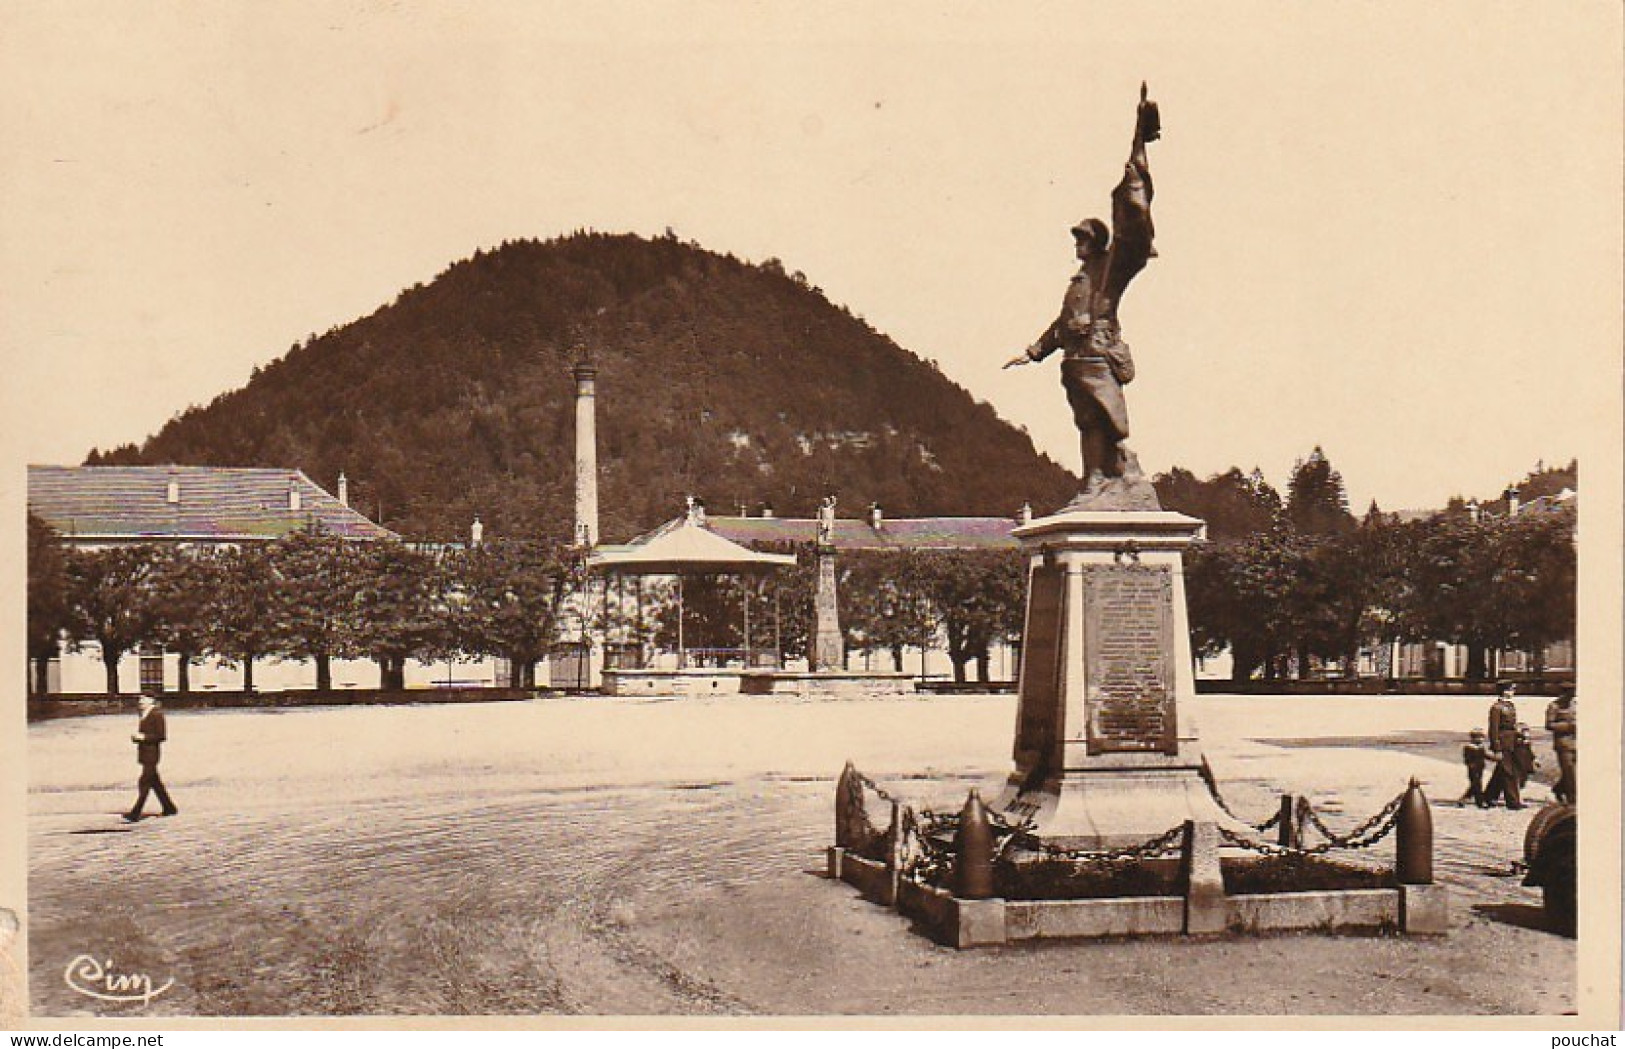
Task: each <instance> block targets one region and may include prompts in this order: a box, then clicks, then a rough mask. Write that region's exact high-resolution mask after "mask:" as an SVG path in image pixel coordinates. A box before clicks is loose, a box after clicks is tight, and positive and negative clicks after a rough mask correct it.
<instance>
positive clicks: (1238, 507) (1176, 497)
mask: <svg viewBox="0 0 1625 1049" xmlns="http://www.w3.org/2000/svg"><path fill="white" fill-rule="evenodd" d="M1152 483H1153V485H1154V486H1155V487H1156V489H1157V498H1158V499H1159V500H1160V501H1161V503H1162V505H1163V508H1164V509H1167V510H1175V511H1178V512H1179V513H1182V514H1189V515H1190V516H1192V517H1199V518H1201V519H1202V520H1203V521H1205V522H1207V534H1208V538H1209V539H1211V540H1212V541H1214V542H1216V543H1226V542H1233V541H1235V540H1238V539H1245V538H1246V537H1247V536H1250V535H1256V534H1258V533H1259V532H1264V531H1268V530H1269V529H1270V528H1273V527H1274V526H1275V523H1276V521H1277V520H1278V519H1279V517H1280V516H1281V496H1280V494H1279V493H1278V492H1276V491H1275V489H1274V488H1271V487H1270V485H1269V482H1268V481H1266V480H1264V475H1263V474H1262V473H1260V472H1259V471H1257V470H1254V471H1253V472H1252V473H1251V474H1244V473H1242V472H1241V471H1240V470H1238V469H1236V468H1235V467H1231V468H1230V469H1229V470H1226V471H1225V472H1224V473H1222V474H1214V475H1213V476H1212V477H1210V478H1208V479H1207V480H1206V481H1198V480H1197V479H1196V476H1195V475H1194V474H1192V473H1191V472H1190V471H1189V470H1184V469H1181V468H1179V467H1177V466H1176V467H1174V468H1173V469H1172V470H1170V471H1168V472H1167V473H1166V474H1160V475H1158V476H1157V477H1156V478H1155V479H1154V480H1153V482H1152Z"/></svg>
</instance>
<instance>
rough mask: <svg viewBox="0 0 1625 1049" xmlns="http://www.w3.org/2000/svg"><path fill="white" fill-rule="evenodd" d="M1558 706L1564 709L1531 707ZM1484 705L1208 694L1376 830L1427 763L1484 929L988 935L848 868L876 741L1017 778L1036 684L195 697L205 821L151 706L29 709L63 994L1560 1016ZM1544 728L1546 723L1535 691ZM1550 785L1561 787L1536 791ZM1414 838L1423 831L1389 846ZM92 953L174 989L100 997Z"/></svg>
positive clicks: (195, 768)
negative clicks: (849, 827) (133, 810)
mask: <svg viewBox="0 0 1625 1049" xmlns="http://www.w3.org/2000/svg"><path fill="white" fill-rule="evenodd" d="M1527 702H1531V703H1533V701H1527ZM1485 705H1486V703H1485V701H1482V700H1479V699H1467V700H1461V699H1437V698H1434V699H1383V700H1372V699H1369V698H1365V699H1308V700H1305V699H1302V698H1296V699H1240V698H1233V697H1202V698H1200V699H1198V701H1197V704H1196V707H1195V713H1196V715H1197V716H1198V718H1199V720H1200V723H1201V725H1202V728H1203V731H1204V742H1205V744H1206V746H1207V749H1208V753H1209V756H1210V760H1211V761H1212V764H1213V766H1214V769H1215V771H1216V773H1217V775H1218V777H1219V779H1220V782H1221V785H1222V787H1223V789H1224V792H1225V795H1226V798H1227V800H1228V801H1229V802H1230V804H1231V805H1232V807H1233V808H1235V809H1237V810H1238V811H1239V812H1242V813H1243V814H1247V815H1251V814H1254V813H1256V814H1257V818H1262V817H1263V816H1264V815H1267V814H1269V813H1270V812H1271V811H1273V808H1274V806H1275V798H1276V796H1277V795H1278V793H1279V792H1281V791H1292V792H1295V793H1307V794H1309V795H1310V796H1311V798H1313V799H1314V801H1315V803H1316V805H1317V806H1318V807H1320V808H1321V809H1322V811H1323V812H1325V813H1326V819H1327V820H1328V822H1331V823H1333V825H1334V826H1352V825H1353V824H1354V823H1356V822H1358V821H1359V820H1360V819H1362V818H1364V817H1365V816H1366V815H1368V814H1369V813H1371V812H1373V811H1375V810H1376V809H1378V808H1380V807H1381V805H1382V804H1383V803H1384V802H1385V801H1387V800H1388V799H1389V798H1390V797H1392V796H1393V795H1394V794H1395V793H1397V792H1398V791H1399V790H1400V789H1402V788H1403V786H1404V784H1405V782H1406V780H1407V779H1408V778H1409V777H1410V776H1412V775H1415V776H1418V777H1419V778H1420V779H1421V780H1422V781H1423V783H1424V786H1425V787H1426V788H1427V789H1428V792H1429V794H1430V796H1432V797H1433V798H1434V801H1435V808H1434V820H1435V829H1436V834H1437V849H1436V863H1435V869H1436V872H1437V874H1438V877H1439V878H1440V880H1441V881H1443V882H1444V883H1446V884H1447V885H1449V886H1450V888H1451V891H1452V921H1453V926H1454V927H1453V930H1452V933H1451V935H1450V936H1449V937H1446V938H1442V939H1430V940H1422V939H1417V940H1406V939H1402V938H1392V937H1335V938H1332V937H1317V936H1296V935H1294V936H1274V937H1265V938H1259V939H1228V938H1226V939H1218V940H1212V941H1205V942H1175V941H1168V940H1146V941H1132V942H1113V943H1091V942H1073V943H1049V944H1043V945H1027V946H1021V947H1011V948H1006V949H998V950H986V951H968V952H960V951H953V950H950V949H947V948H943V947H939V946H937V945H935V944H932V943H930V942H929V941H928V940H926V939H925V938H923V937H921V936H919V935H917V934H915V933H913V932H911V931H909V930H908V928H907V925H906V923H905V922H904V921H903V920H902V919H900V918H898V917H897V916H896V915H894V914H891V913H889V912H887V911H886V910H884V909H882V908H879V907H875V906H872V905H870V904H867V903H864V902H863V901H861V900H859V899H858V898H857V897H856V896H855V894H854V893H853V892H852V891H851V890H850V889H849V888H848V887H846V886H844V885H841V884H839V883H832V882H829V881H827V880H825V879H824V878H822V877H821V876H820V875H819V873H818V872H819V870H820V869H821V866H822V857H821V850H822V848H823V846H824V845H825V844H827V842H828V840H829V837H830V834H831V826H832V814H831V799H832V794H833V783H834V776H835V774H836V773H837V772H838V771H839V770H840V767H841V765H842V763H843V762H844V761H845V760H846V759H847V758H849V757H850V758H852V759H853V760H855V761H856V762H857V764H858V765H859V767H861V768H863V769H864V770H865V771H866V772H868V773H869V774H871V775H873V776H875V777H876V778H877V779H879V780H881V781H883V782H886V783H887V784H888V785H889V786H891V787H893V788H894V789H895V790H896V791H898V792H899V793H901V794H903V795H905V796H907V797H910V798H911V799H916V800H919V801H922V802H926V803H931V804H935V805H939V806H947V805H953V804H956V803H957V801H958V800H959V799H962V798H963V796H964V793H965V791H966V790H967V789H968V788H969V787H970V786H973V785H977V784H987V783H990V782H991V781H994V780H997V779H1000V778H1002V776H1003V774H1004V772H1005V770H1006V769H1007V765H1008V757H1007V755H1008V750H1009V745H1010V733H1011V728H1012V726H1013V723H1014V699H1013V697H1008V696H998V697H990V696H971V697H937V698H926V699H916V698H906V699H888V700H870V701H852V702H838V703H837V702H804V701H795V700H780V699H759V698H755V699H745V698H739V697H730V698H717V699H705V700H687V701H660V700H542V701H535V702H525V703H500V704H482V705H473V706H459V707H456V708H445V707H372V708H361V709H347V708H310V709H303V710H297V711H286V712H266V711H213V712H198V713H190V712H186V713H173V714H171V715H170V738H171V744H170V746H169V747H168V748H167V749H166V754H165V766H164V772H165V779H166V782H168V783H169V785H170V787H171V789H172V791H173V793H174V795H175V798H176V801H177V803H178V804H179V805H180V806H181V809H182V812H181V815H180V816H178V817H175V818H173V819H156V818H154V819H148V820H144V821H143V822H142V823H140V824H139V825H136V826H134V827H128V826H126V825H124V824H123V823H121V822H120V821H119V820H118V818H117V815H116V814H117V813H118V812H119V811H120V810H121V808H122V807H123V806H126V805H128V804H129V801H130V796H131V793H132V790H133V782H134V778H135V771H136V767H135V764H134V758H133V754H132V753H131V750H132V749H133V748H131V747H130V746H129V744H128V742H127V739H128V734H129V731H130V728H131V726H130V724H128V723H126V719H124V718H116V717H103V718H84V719H76V720H68V721H56V722H48V723H44V724H39V725H35V726H32V727H30V729H29V761H30V776H31V780H30V784H31V786H30V821H29V843H30V870H31V877H30V889H29V891H30V920H29V933H30V937H31V964H32V966H33V968H32V972H31V973H30V977H31V995H32V1003H33V1009H34V1011H35V1012H36V1013H37V1014H42V1015H54V1016H70V1015H109V1016H125V1015H318V1014H346V1015H348V1014H430V1013H433V1014H459V1015H466V1014H501V1013H507V1014H514V1013H517V1014H525V1013H543V1014H628V1013H630V1014H689V1015H750V1014H774V1015H784V1014H820V1013H833V1014H910V1013H912V1014H964V1013H1038V1014H1119V1015H1120V1014H1213V1013H1231V1014H1299V1013H1322V1014H1327V1013H1331V1014H1358V1013H1388V1014H1399V1013H1442V1014H1471V1013H1489V1014H1529V1013H1535V1014H1551V1013H1561V1012H1564V1011H1569V1010H1572V1009H1573V1008H1574V995H1575V979H1576V965H1575V954H1574V947H1573V943H1572V942H1571V941H1567V940H1563V939H1560V938H1557V937H1555V936H1552V935H1550V934H1548V933H1546V932H1545V931H1543V929H1542V928H1541V921H1540V916H1539V911H1538V905H1539V897H1538V893H1536V892H1535V891H1534V890H1529V889H1524V888H1522V887H1521V886H1520V885H1519V884H1518V879H1517V878H1516V877H1514V876H1512V875H1511V872H1510V861H1511V860H1512V859H1514V858H1516V857H1517V856H1518V855H1519V854H1520V847H1521V840H1522V833H1523V828H1524V826H1525V825H1526V824H1527V822H1528V816H1529V813H1527V812H1525V813H1510V812H1506V811H1504V810H1498V811H1492V812H1480V811H1478V810H1476V809H1458V808H1455V807H1453V806H1450V805H1448V804H1441V802H1446V801H1448V800H1450V799H1454V798H1455V796H1456V795H1457V794H1459V793H1460V790H1461V783H1460V781H1461V779H1462V773H1461V770H1460V768H1459V766H1458V765H1456V764H1454V763H1452V761H1451V760H1449V759H1450V758H1453V753H1452V747H1454V748H1455V749H1456V750H1459V743H1458V742H1455V741H1459V739H1460V738H1461V735H1462V734H1464V733H1465V730H1466V728H1468V727H1470V726H1472V725H1476V724H1478V723H1479V722H1480V721H1481V720H1482V714H1483V711H1482V709H1480V708H1482V707H1484V706H1485ZM1524 713H1525V717H1526V720H1530V721H1531V722H1532V723H1538V719H1539V713H1540V712H1539V710H1537V709H1535V708H1534V707H1533V706H1531V709H1530V710H1529V711H1526V712H1524ZM1535 791H1536V793H1537V796H1543V795H1544V793H1545V792H1544V790H1543V789H1542V788H1538V787H1537V788H1535ZM1378 851H1379V852H1380V853H1381V854H1382V855H1383V856H1384V857H1385V858H1386V857H1387V856H1388V855H1390V854H1391V846H1390V845H1387V844H1385V845H1383V846H1379V849H1378ZM84 953H90V954H93V955H95V956H96V957H98V958H104V959H106V960H108V961H113V962H114V963H115V967H116V968H117V969H118V970H119V971H121V972H126V973H137V972H139V973H145V974H149V975H151V976H152V977H153V978H154V981H155V982H156V983H162V982H163V981H164V980H166V979H173V980H174V985H173V987H172V988H171V989H170V990H168V991H167V992H165V993H164V994H162V995H160V996H159V997H157V998H155V999H153V1000H152V1001H151V1002H150V1004H147V1005H145V1006H141V1005H119V1004H112V1003H104V1002H100V1001H97V1000H94V999H91V998H88V997H84V996H82V995H81V994H78V993H75V992H74V991H73V990H71V989H69V987H68V986H67V984H66V982H65V980H64V970H65V967H66V966H67V965H68V963H69V961H70V960H71V959H72V958H74V957H76V956H78V955H80V954H84Z"/></svg>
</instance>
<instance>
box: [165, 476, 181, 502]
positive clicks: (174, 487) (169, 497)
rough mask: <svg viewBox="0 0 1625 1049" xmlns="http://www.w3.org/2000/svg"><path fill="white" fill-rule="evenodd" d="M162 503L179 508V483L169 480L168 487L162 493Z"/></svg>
mask: <svg viewBox="0 0 1625 1049" xmlns="http://www.w3.org/2000/svg"><path fill="white" fill-rule="evenodd" d="M164 502H166V503H168V504H169V505H170V506H179V505H180V502H181V483H180V481H179V480H177V479H176V478H173V477H171V478H170V479H169V487H168V488H167V489H166V490H165V491H164Z"/></svg>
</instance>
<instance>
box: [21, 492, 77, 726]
mask: <svg viewBox="0 0 1625 1049" xmlns="http://www.w3.org/2000/svg"><path fill="white" fill-rule="evenodd" d="M70 623H71V617H70V616H69V607H68V576H67V567H66V556H65V552H64V550H63V548H62V541H61V538H60V537H59V536H58V535H57V534H56V530H55V529H53V528H52V527H51V526H50V525H48V524H46V523H45V522H44V521H43V520H41V519H40V518H39V517H37V516H35V515H34V514H32V513H30V514H29V515H28V658H29V660H30V662H32V663H33V666H34V674H33V676H32V678H31V683H32V692H33V694H35V695H41V696H43V695H45V694H46V693H47V692H49V691H50V690H51V686H50V680H49V673H48V671H49V669H50V665H51V660H52V659H55V658H56V656H57V655H58V653H59V652H60V651H61V648H62V635H63V633H64V632H65V631H66V630H67V629H68V627H69V624H70Z"/></svg>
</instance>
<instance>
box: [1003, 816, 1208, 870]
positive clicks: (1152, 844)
mask: <svg viewBox="0 0 1625 1049" xmlns="http://www.w3.org/2000/svg"><path fill="white" fill-rule="evenodd" d="M1184 835H1185V826H1184V824H1180V825H1179V826H1177V827H1170V828H1168V829H1167V830H1165V831H1163V832H1162V833H1161V834H1159V835H1157V836H1156V837H1154V838H1148V839H1146V840H1145V841H1142V842H1139V843H1138V844H1135V845H1124V846H1121V847H1119V848H1116V849H1067V848H1062V847H1061V846H1059V845H1052V844H1050V843H1049V842H1046V841H1041V840H1040V839H1038V838H1036V837H1033V836H1032V835H1031V834H1029V833H1027V832H1025V831H1022V832H1018V833H1016V834H1012V835H1011V837H1012V838H1020V839H1021V841H1020V844H1021V845H1022V846H1023V847H1025V848H1028V849H1031V850H1032V851H1034V852H1037V853H1040V854H1041V855H1043V856H1044V858H1046V859H1051V860H1065V861H1067V862H1069V863H1074V864H1106V863H1122V862H1124V861H1128V860H1144V859H1150V858H1152V857H1155V856H1161V855H1163V854H1164V853H1167V852H1171V851H1174V848H1175V846H1176V844H1178V843H1179V842H1180V841H1181V840H1182V839H1183V838H1184Z"/></svg>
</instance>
